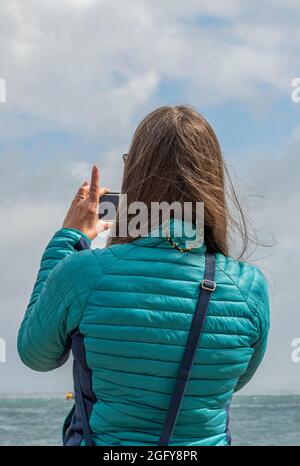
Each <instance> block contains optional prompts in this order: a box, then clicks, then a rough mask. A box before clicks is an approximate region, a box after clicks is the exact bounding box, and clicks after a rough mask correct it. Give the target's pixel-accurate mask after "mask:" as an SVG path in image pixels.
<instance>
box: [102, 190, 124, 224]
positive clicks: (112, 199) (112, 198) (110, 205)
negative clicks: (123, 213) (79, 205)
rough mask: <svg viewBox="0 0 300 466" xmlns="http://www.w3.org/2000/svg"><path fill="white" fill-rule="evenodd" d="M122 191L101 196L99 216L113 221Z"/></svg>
mask: <svg viewBox="0 0 300 466" xmlns="http://www.w3.org/2000/svg"><path fill="white" fill-rule="evenodd" d="M119 202H120V193H107V194H103V196H101V198H100V201H99V218H101V219H102V220H106V221H113V220H114V219H115V217H116V212H117V210H118V207H119Z"/></svg>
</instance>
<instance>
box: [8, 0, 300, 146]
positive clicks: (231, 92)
mask: <svg viewBox="0 0 300 466" xmlns="http://www.w3.org/2000/svg"><path fill="white" fill-rule="evenodd" d="M269 7H270V2H269V1H268V0H265V1H263V2H260V11H261V10H262V11H264V12H265V14H264V15H259V12H258V11H257V12H256V9H255V8H246V7H245V4H244V2H241V1H218V2H206V3H205V2H198V1H189V2H184V3H182V2H180V1H170V0H169V1H164V2H160V1H151V2H146V1H142V0H131V1H130V2H125V1H124V0H122V1H121V0H115V1H114V2H109V1H97V2H95V1H88V0H86V1H79V0H77V1H76V2H74V1H71V0H70V1H69V0H68V1H57V0H55V1H53V0H51V1H50V0H48V1H44V2H43V3H41V2H38V1H37V0H28V1H27V2H26V3H25V2H22V1H20V0H11V1H10V2H2V3H1V6H0V10H1V15H0V28H1V31H2V38H3V40H2V41H1V43H0V54H1V69H0V71H1V72H2V74H3V77H4V78H6V81H7V87H8V95H9V99H8V103H7V107H6V108H7V112H9V113H8V118H12V115H13V116H14V118H16V119H18V114H20V113H21V114H24V113H25V114H29V115H31V118H33V119H34V118H38V119H41V120H42V124H43V126H44V127H48V125H51V126H53V127H56V128H60V129H67V130H71V131H76V132H77V133H82V134H89V135H92V136H93V137H94V138H96V139H97V138H99V137H100V135H101V140H109V139H110V138H111V137H117V138H118V140H119V141H121V140H122V138H124V137H125V135H126V134H127V133H128V131H129V130H130V129H131V128H132V127H133V126H134V124H135V118H136V115H137V114H142V113H143V112H145V111H147V110H148V109H149V108H151V105H152V101H153V97H154V96H155V93H156V91H157V89H158V87H159V84H160V83H161V82H163V80H164V79H171V80H172V79H175V80H176V79H180V80H181V81H182V82H183V83H184V85H183V86H182V88H183V89H186V90H184V91H183V95H182V96H181V97H182V99H185V100H186V99H188V100H190V102H192V103H194V104H196V105H197V104H198V103H199V102H201V104H202V105H203V104H205V103H209V102H218V103H220V102H221V101H222V100H224V99H230V98H231V99H232V98H233V99H238V100H240V101H244V102H246V103H247V104H248V105H251V106H252V105H253V102H255V100H257V105H261V99H262V98H265V96H266V95H269V94H270V97H271V98H273V97H274V93H272V88H273V90H274V92H276V93H277V96H278V95H282V94H285V93H286V92H289V83H290V80H291V78H292V77H293V74H294V73H293V70H294V69H295V66H297V65H299V54H298V50H297V49H296V48H294V47H292V46H291V42H292V41H293V40H294V39H295V38H296V37H297V31H296V28H295V31H294V32H293V31H290V30H289V29H288V25H287V24H286V23H284V24H283V23H282V22H280V11H278V9H276V8H274V9H272V10H271V11H269ZM288 8H292V9H293V10H292V11H295V9H296V3H294V2H289V3H288V4H287V5H286V4H285V10H288ZM267 13H268V15H267ZM207 16H209V17H210V18H213V20H221V23H220V24H218V23H217V24H218V26H217V27H215V26H214V25H213V23H212V24H210V27H205V26H203V25H202V26H199V23H198V22H197V20H198V21H201V18H202V19H203V18H205V17H207ZM195 18H197V20H196V19H195ZM222 21H223V22H222ZM262 86H270V88H269V89H268V88H266V87H264V88H263V90H262V89H261V87H262ZM116 122H117V125H118V133H117V135H116V131H115V127H116ZM16 123H17V121H16ZM112 128H113V129H112ZM4 130H5V126H4ZM35 130H36V131H38V130H39V128H35ZM28 131H30V128H28Z"/></svg>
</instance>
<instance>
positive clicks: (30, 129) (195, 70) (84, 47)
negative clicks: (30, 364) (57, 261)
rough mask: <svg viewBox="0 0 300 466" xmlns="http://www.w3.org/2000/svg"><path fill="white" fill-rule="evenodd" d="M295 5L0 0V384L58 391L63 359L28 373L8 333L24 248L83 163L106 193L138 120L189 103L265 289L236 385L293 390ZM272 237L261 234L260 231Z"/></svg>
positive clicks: (299, 124)
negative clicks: (216, 147) (220, 169)
mask: <svg viewBox="0 0 300 466" xmlns="http://www.w3.org/2000/svg"><path fill="white" fill-rule="evenodd" d="M299 23H300V3H299V1H298V0H285V2H284V3H283V2H274V1H273V0H260V1H257V0H251V1H250V0H248V1H245V0H244V1H238V0H226V1H225V0H224V1H223V0H218V1H211V2H204V1H199V0H187V1H185V2H182V1H179V0H164V1H159V0H151V1H143V0H114V1H109V0H44V1H43V2H40V1H38V0H26V2H24V1H22V0H10V1H5V0H0V79H1V78H2V79H5V82H6V99H7V102H6V103H1V102H0V179H1V183H0V192H1V203H0V216H1V232H0V235H1V241H0V244H1V262H0V271H1V294H0V300H1V320H0V338H2V339H5V341H6V346H7V362H6V363H0V392H4V391H11V392H20V391H60V390H63V391H66V390H69V389H70V388H71V386H72V384H71V374H70V366H69V365H67V366H65V367H63V368H61V369H59V370H57V371H54V372H53V373H49V374H39V373H34V372H32V371H31V370H29V369H27V368H25V367H24V366H23V365H22V364H21V362H20V361H19V360H18V356H17V352H16V334H17V330H18V326H19V323H20V321H21V319H22V316H23V313H24V312H25V309H26V305H27V302H28V299H29V295H30V292H31V289H32V286H33V281H34V278H35V275H36V273H37V269H38V265H39V260H40V256H41V254H42V252H43V249H44V247H45V245H46V244H47V242H48V240H49V238H50V237H51V236H52V234H53V233H54V232H55V231H56V230H57V229H58V228H60V226H61V223H62V220H63V217H64V213H65V211H66V209H67V206H68V203H69V201H70V199H71V197H72V195H73V193H74V191H75V190H76V188H77V186H78V184H79V183H81V182H82V181H83V180H84V179H85V178H86V177H87V176H88V173H89V169H90V166H91V165H92V164H93V163H98V164H99V165H100V167H101V170H102V181H103V184H104V185H106V186H109V187H110V188H111V190H115V189H116V190H117V189H119V188H120V180H121V172H122V159H121V154H122V153H123V152H124V151H126V150H127V148H128V146H129V142H130V138H131V136H132V133H133V131H134V128H135V127H136V125H137V124H138V122H139V121H140V119H141V118H142V117H143V116H144V115H145V114H146V113H147V112H149V111H150V110H152V109H153V108H155V107H156V106H158V105H164V104H178V103H183V104H191V105H193V106H195V107H196V108H197V109H198V110H199V111H200V112H201V113H203V114H204V116H205V117H206V118H208V120H209V121H210V122H211V124H212V125H213V126H214V128H215V130H216V133H217V135H218V137H219V139H220V142H221V145H222V148H223V152H224V155H225V158H226V160H227V161H228V163H229V165H230V167H231V170H232V171H233V170H234V179H235V180H236V182H237V183H238V185H239V187H240V191H241V194H242V198H243V203H244V204H245V205H246V206H247V208H248V209H249V210H250V215H252V217H253V220H254V222H255V224H256V228H257V231H258V236H259V238H260V239H261V240H262V241H265V242H270V241H273V238H275V240H276V244H274V246H272V247H269V248H266V249H262V248H259V249H258V250H257V251H256V253H255V255H254V256H253V258H252V259H251V260H254V262H256V263H258V264H260V265H261V267H262V268H263V270H264V272H265V273H266V275H267V277H268V279H269V282H270V289H271V304H272V309H271V314H272V328H271V335H270V347H269V352H268V355H267V357H266V359H265V362H264V364H263V365H262V367H261V369H260V370H259V372H258V374H257V376H256V378H255V380H254V381H253V382H252V383H251V384H250V385H249V387H248V388H247V389H246V390H247V392H248V393H249V392H251V393H253V392H267V393H271V392H272V393H273V392H282V391H289V392H300V363H298V364H297V363H295V362H292V358H291V351H292V347H291V342H292V340H293V339H294V338H297V337H298V338H300V312H299V302H300V287H299V284H298V277H299V271H298V267H299V264H300V253H299V246H298V236H299V232H300V222H299V215H298V213H299V200H300V194H299V189H298V187H299V183H300V172H299V168H300V162H299V150H298V148H299V141H300V103H299V104H296V103H294V102H293V101H292V99H291V92H292V87H291V82H292V80H293V79H294V78H295V77H299V76H300V54H299V43H300V29H299ZM273 242H274V241H273Z"/></svg>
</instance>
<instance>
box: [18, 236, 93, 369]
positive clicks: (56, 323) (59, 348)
mask: <svg viewBox="0 0 300 466" xmlns="http://www.w3.org/2000/svg"><path fill="white" fill-rule="evenodd" d="M90 243H91V241H90V240H89V238H87V237H86V236H85V235H84V234H83V233H81V232H80V231H78V230H75V229H74V230H73V229H61V230H59V231H58V232H56V233H55V235H54V236H53V238H52V239H51V241H50V243H49V244H48V246H47V248H46V250H45V252H44V254H43V256H42V260H41V264H40V270H39V272H38V275H37V279H36V282H35V285H34V288H33V292H32V295H31V298H30V301H29V305H28V307H27V310H26V313H25V316H24V319H23V321H22V324H21V327H20V329H19V334H18V352H19V355H20V358H21V359H22V361H23V362H24V364H25V365H27V366H28V367H30V368H31V369H34V370H37V371H49V370H52V369H55V368H57V367H59V366H61V365H62V364H64V362H65V361H66V360H67V359H68V356H69V337H68V334H69V331H70V328H71V327H76V325H78V323H79V320H80V315H81V305H80V304H81V299H80V297H78V296H77V294H76V293H75V290H74V283H73V282H72V274H73V275H74V266H76V262H77V259H78V258H77V257H76V256H78V251H80V250H81V249H86V248H89V247H90ZM74 280H76V278H74V277H73V281H74ZM70 310H72V313H71V316H70Z"/></svg>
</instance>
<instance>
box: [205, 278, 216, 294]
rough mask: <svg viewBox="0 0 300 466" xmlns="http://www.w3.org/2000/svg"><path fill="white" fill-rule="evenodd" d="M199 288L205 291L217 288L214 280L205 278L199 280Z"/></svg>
mask: <svg viewBox="0 0 300 466" xmlns="http://www.w3.org/2000/svg"><path fill="white" fill-rule="evenodd" d="M201 288H202V289H203V290H206V291H211V292H213V291H215V289H216V288H217V284H216V282H213V281H212V280H207V279H206V278H205V279H204V280H202V282H201Z"/></svg>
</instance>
